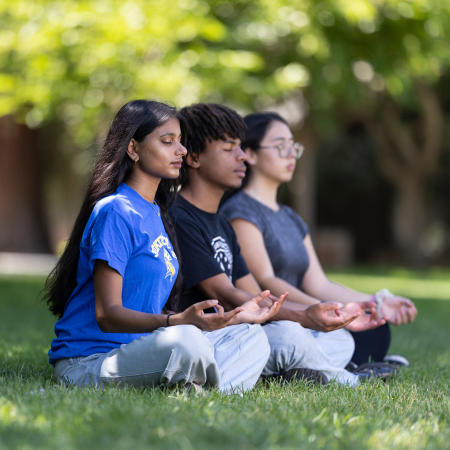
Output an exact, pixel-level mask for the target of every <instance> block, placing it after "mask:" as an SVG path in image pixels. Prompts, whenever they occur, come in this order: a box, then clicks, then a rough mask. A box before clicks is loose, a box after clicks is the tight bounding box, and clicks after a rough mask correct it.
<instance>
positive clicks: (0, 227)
mask: <svg viewBox="0 0 450 450" xmlns="http://www.w3.org/2000/svg"><path fill="white" fill-rule="evenodd" d="M37 136H38V132H37V131H36V130H31V129H29V128H28V127H26V126H25V125H18V124H16V123H15V122H14V120H13V118H12V116H4V117H1V118H0V192H1V196H0V251H3V252H32V253H47V252H49V251H50V247H49V241H48V235H47V227H46V221H45V214H44V209H43V171H42V168H43V167H42V161H41V158H40V151H39V147H38V139H37Z"/></svg>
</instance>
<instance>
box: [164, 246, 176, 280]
mask: <svg viewBox="0 0 450 450" xmlns="http://www.w3.org/2000/svg"><path fill="white" fill-rule="evenodd" d="M172 254H173V255H174V256H175V253H174V252H172ZM164 261H165V262H166V267H167V272H166V276H165V277H164V278H167V277H168V276H170V281H172V278H173V276H174V275H175V267H173V264H172V263H171V262H170V261H172V257H171V256H170V255H169V252H168V251H167V250H166V249H164Z"/></svg>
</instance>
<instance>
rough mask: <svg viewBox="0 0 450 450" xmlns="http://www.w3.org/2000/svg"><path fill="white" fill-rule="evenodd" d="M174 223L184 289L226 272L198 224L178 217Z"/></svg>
mask: <svg viewBox="0 0 450 450" xmlns="http://www.w3.org/2000/svg"><path fill="white" fill-rule="evenodd" d="M174 225H175V232H176V234H177V241H178V247H179V249H180V252H181V273H182V275H183V286H184V289H190V288H191V287H193V286H196V285H197V284H199V283H201V282H202V281H204V280H207V279H208V278H211V277H214V276H216V275H219V274H221V273H225V272H224V271H223V270H222V268H221V267H220V264H219V263H218V262H217V261H216V259H215V258H214V255H213V254H212V252H211V248H210V246H208V243H207V241H206V238H205V236H204V234H203V233H202V231H201V228H200V227H199V226H198V225H197V224H195V223H193V222H191V221H189V220H182V219H181V218H178V219H177V220H176V221H175V224H174Z"/></svg>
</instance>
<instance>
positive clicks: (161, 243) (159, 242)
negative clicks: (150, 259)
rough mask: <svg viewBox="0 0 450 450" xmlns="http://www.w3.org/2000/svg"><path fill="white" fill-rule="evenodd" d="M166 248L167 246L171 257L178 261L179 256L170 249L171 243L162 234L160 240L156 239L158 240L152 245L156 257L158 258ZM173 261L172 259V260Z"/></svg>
mask: <svg viewBox="0 0 450 450" xmlns="http://www.w3.org/2000/svg"><path fill="white" fill-rule="evenodd" d="M164 246H166V247H167V248H168V249H169V251H170V253H171V255H172V256H173V257H174V258H175V259H177V255H175V252H174V251H173V250H172V249H171V248H170V242H169V239H167V238H166V237H165V236H163V235H162V234H161V235H160V236H159V237H158V238H156V239H155V240H154V241H153V244H152V253H153V254H154V255H155V256H156V257H158V255H159V251H160V250H161V249H162V248H163V247H164ZM171 259H172V258H171Z"/></svg>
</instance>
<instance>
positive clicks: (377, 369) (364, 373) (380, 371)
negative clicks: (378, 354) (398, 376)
mask: <svg viewBox="0 0 450 450" xmlns="http://www.w3.org/2000/svg"><path fill="white" fill-rule="evenodd" d="M396 370H397V366H394V365H392V364H388V363H385V362H382V363H366V364H360V365H359V366H358V367H357V368H356V369H354V370H352V371H351V372H352V373H354V374H355V375H357V376H358V377H359V378H360V379H361V380H369V379H375V378H381V379H382V380H383V381H386V380H387V379H388V378H390V377H391V376H392V375H393V374H394V373H395V372H396Z"/></svg>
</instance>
